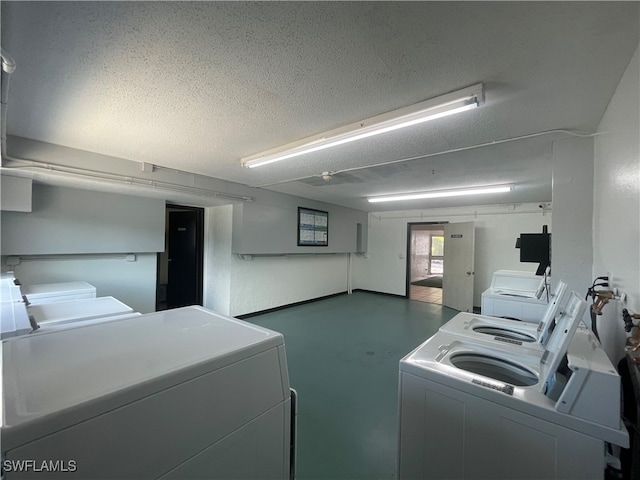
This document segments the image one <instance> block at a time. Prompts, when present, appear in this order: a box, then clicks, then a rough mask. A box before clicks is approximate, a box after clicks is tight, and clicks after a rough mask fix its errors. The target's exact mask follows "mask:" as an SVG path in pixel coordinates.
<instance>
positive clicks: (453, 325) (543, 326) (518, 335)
mask: <svg viewBox="0 0 640 480" xmlns="http://www.w3.org/2000/svg"><path fill="white" fill-rule="evenodd" d="M566 291H567V284H566V283H564V282H563V281H559V282H558V285H557V286H556V289H555V290H554V292H553V293H552V294H551V296H550V300H549V303H548V304H547V308H546V309H545V311H544V314H543V315H542V316H541V317H540V318H539V319H538V321H537V322H520V321H517V320H510V319H506V318H497V317H491V316H487V315H475V314H473V313H467V312H461V313H459V314H457V315H456V316H455V317H453V318H452V319H451V320H449V321H448V322H447V323H445V324H444V325H443V326H442V327H440V331H441V332H446V333H451V334H454V335H462V336H466V337H469V338H470V339H477V340H492V341H495V342H499V343H502V344H508V345H517V346H520V347H523V348H529V349H532V350H534V351H538V352H540V353H542V351H544V348H545V346H546V344H547V341H548V340H549V337H550V335H551V332H552V331H553V329H554V328H555V326H556V317H557V316H558V314H559V313H560V312H561V311H562V310H563V308H564V307H565V306H566V305H567V303H568V301H569V297H577V295H576V294H575V293H572V294H570V295H567V293H566ZM574 302H575V299H574ZM579 320H580V319H578V321H579Z"/></svg>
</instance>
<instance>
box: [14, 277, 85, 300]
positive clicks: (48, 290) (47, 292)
mask: <svg viewBox="0 0 640 480" xmlns="http://www.w3.org/2000/svg"><path fill="white" fill-rule="evenodd" d="M22 294H23V295H24V296H25V297H26V299H27V302H28V303H29V305H39V304H42V303H55V302H68V301H69V300H80V299H83V298H96V287H94V286H93V285H91V284H90V283H87V282H60V283H42V284H37V285H23V286H22Z"/></svg>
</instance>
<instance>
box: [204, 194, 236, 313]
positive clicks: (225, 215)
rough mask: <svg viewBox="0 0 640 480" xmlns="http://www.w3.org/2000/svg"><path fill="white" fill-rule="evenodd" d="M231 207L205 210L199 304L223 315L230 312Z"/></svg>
mask: <svg viewBox="0 0 640 480" xmlns="http://www.w3.org/2000/svg"><path fill="white" fill-rule="evenodd" d="M232 221H233V207H232V205H226V206H224V207H211V208H207V209H205V218H204V228H205V231H204V232H205V233H204V278H203V289H204V292H203V305H204V306H205V307H206V308H210V309H212V310H215V311H217V312H220V313H222V314H223V315H229V312H230V309H231V259H232V254H231V231H232V226H233V225H232Z"/></svg>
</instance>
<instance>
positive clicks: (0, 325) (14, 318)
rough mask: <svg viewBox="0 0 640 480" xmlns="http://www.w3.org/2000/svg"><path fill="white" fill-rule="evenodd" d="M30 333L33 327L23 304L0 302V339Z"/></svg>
mask: <svg viewBox="0 0 640 480" xmlns="http://www.w3.org/2000/svg"><path fill="white" fill-rule="evenodd" d="M32 331H33V325H32V323H31V321H30V319H29V314H28V313H27V306H26V305H25V304H24V302H0V339H5V338H9V337H14V336H18V335H25V334H27V333H30V332H32Z"/></svg>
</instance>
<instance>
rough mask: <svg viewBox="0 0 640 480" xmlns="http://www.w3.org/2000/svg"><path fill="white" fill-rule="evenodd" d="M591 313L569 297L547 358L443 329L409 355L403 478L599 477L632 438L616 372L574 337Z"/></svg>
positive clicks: (595, 348) (593, 347)
mask: <svg viewBox="0 0 640 480" xmlns="http://www.w3.org/2000/svg"><path fill="white" fill-rule="evenodd" d="M585 307H586V304H585V302H584V301H582V300H580V299H579V298H578V297H577V296H575V295H573V296H572V298H571V299H570V301H569V302H568V304H567V307H566V309H565V312H563V313H562V314H561V315H560V317H559V319H558V322H557V326H556V328H555V329H554V331H553V332H552V334H551V337H550V338H549V341H548V343H547V346H546V348H545V351H544V353H543V354H542V356H541V355H540V354H539V353H535V352H534V353H532V352H527V351H524V350H522V349H521V350H515V349H513V348H512V347H507V346H502V347H501V348H498V347H497V346H496V344H495V343H493V344H492V343H491V342H489V341H484V340H479V339H473V340H472V339H470V338H469V337H464V336H460V335H453V334H450V333H446V332H438V333H437V334H436V335H434V336H433V337H431V338H430V339H429V340H427V341H426V342H425V343H423V344H422V345H421V346H420V347H418V348H417V349H416V350H414V351H413V352H411V353H410V354H409V355H407V356H406V357H405V358H403V359H402V360H401V362H400V383H399V405H400V408H399V446H398V452H399V453H398V454H399V463H398V478H399V479H409V478H410V479H421V478H424V479H426V478H447V479H472V478H485V479H486V478H492V479H513V478H528V479H541V478H545V479H551V478H553V479H575V478H580V479H592V478H593V479H595V478H598V479H602V478H603V477H604V469H605V467H606V465H605V442H610V443H613V444H615V445H619V446H622V447H626V446H627V445H628V434H627V431H626V429H625V427H624V426H623V425H622V423H621V420H620V406H619V403H620V397H619V388H620V379H619V377H618V375H617V373H616V371H615V369H614V368H613V366H612V365H611V362H610V361H609V359H608V357H607V355H606V354H605V353H604V351H603V350H602V348H601V346H600V343H599V342H598V341H597V340H596V339H595V337H594V336H593V335H592V334H591V332H589V331H588V330H584V331H582V332H580V334H578V335H575V336H574V335H573V332H571V329H572V328H577V325H578V323H579V321H580V319H581V317H582V313H583V312H584V308H585ZM569 344H570V345H569ZM565 354H566V358H567V364H566V365H565V364H564V362H563V359H564V358H565Z"/></svg>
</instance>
